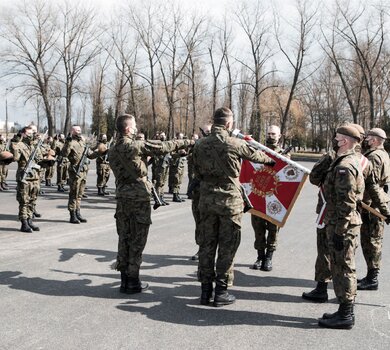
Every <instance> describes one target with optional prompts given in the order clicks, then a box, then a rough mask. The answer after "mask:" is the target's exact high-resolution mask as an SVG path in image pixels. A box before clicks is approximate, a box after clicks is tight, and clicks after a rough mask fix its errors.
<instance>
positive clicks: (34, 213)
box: [33, 209, 42, 218]
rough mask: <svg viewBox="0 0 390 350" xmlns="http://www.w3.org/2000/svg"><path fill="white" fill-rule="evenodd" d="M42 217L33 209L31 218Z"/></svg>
mask: <svg viewBox="0 0 390 350" xmlns="http://www.w3.org/2000/svg"><path fill="white" fill-rule="evenodd" d="M41 216H42V215H41V214H39V213H38V212H37V211H36V210H35V209H34V211H33V218H40V217H41Z"/></svg>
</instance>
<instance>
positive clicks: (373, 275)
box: [357, 269, 379, 290]
mask: <svg viewBox="0 0 390 350" xmlns="http://www.w3.org/2000/svg"><path fill="white" fill-rule="evenodd" d="M378 274H379V269H370V270H368V271H367V276H366V277H364V278H363V279H361V280H360V281H358V284H357V289H358V290H378V286H379V284H378Z"/></svg>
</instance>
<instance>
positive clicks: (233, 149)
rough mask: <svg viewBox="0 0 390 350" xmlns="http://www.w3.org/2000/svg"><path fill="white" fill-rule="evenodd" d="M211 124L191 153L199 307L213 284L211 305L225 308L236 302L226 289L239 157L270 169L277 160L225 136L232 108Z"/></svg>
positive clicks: (234, 237)
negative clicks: (196, 188)
mask: <svg viewBox="0 0 390 350" xmlns="http://www.w3.org/2000/svg"><path fill="white" fill-rule="evenodd" d="M213 122H214V124H213V126H212V129H211V134H210V136H208V137H205V138H202V139H200V140H199V141H198V142H197V143H196V145H195V147H194V150H193V162H194V172H195V176H196V178H197V179H198V180H199V181H200V199H199V211H200V218H201V231H200V247H199V248H200V250H199V271H200V276H199V277H200V280H201V285H202V293H201V298H200V303H201V304H202V305H208V304H209V303H210V302H211V298H212V294H213V281H214V280H215V283H216V287H215V296H214V302H213V305H214V306H223V305H229V304H232V303H234V301H235V297H234V296H233V295H231V294H229V293H228V292H227V288H228V274H229V269H231V267H232V264H233V260H234V255H235V253H236V251H237V248H238V246H239V244H240V239H241V217H242V214H243V199H242V194H241V190H240V187H239V182H238V176H239V173H240V168H241V159H242V158H243V159H248V160H250V161H252V162H256V163H265V164H270V165H274V164H275V162H274V160H273V159H271V158H269V157H268V156H266V155H265V154H264V153H263V152H261V151H257V150H254V149H252V148H251V147H249V146H248V144H247V143H246V142H245V141H243V140H239V139H236V138H232V137H230V136H229V132H230V131H231V129H232V126H233V113H232V111H231V110H230V109H228V108H219V109H217V110H216V111H215V113H214V116H213ZM217 247H218V256H217V261H216V262H215V256H216V253H217Z"/></svg>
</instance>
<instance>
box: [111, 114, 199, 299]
mask: <svg viewBox="0 0 390 350" xmlns="http://www.w3.org/2000/svg"><path fill="white" fill-rule="evenodd" d="M116 129H117V131H118V134H119V135H118V139H117V142H116V143H115V146H113V147H112V148H111V149H110V150H109V159H110V165H111V168H112V171H113V173H114V175H115V183H116V198H117V207H116V213H115V219H116V227H117V233H118V238H119V243H118V254H117V262H116V269H117V270H118V271H120V273H121V286H120V292H121V293H127V294H132V293H139V292H142V291H144V290H146V289H147V288H148V284H147V283H141V281H140V278H139V270H140V265H141V262H142V252H143V250H144V247H145V245H146V241H147V236H148V232H149V227H150V224H151V218H150V216H151V209H150V199H151V183H150V182H148V180H147V174H148V170H147V157H149V156H156V155H161V154H163V153H168V152H173V151H177V150H178V149H181V148H184V147H187V146H189V145H190V144H191V141H188V140H176V141H164V142H160V143H157V142H155V141H154V142H149V141H141V140H139V141H137V140H135V135H136V134H137V126H136V120H135V117H134V116H132V115H129V114H124V115H122V116H119V117H118V118H117V120H116Z"/></svg>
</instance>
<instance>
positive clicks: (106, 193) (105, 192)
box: [102, 186, 110, 196]
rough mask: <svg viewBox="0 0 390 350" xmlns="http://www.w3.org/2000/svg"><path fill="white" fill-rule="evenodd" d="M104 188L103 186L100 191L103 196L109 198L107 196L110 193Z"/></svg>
mask: <svg viewBox="0 0 390 350" xmlns="http://www.w3.org/2000/svg"><path fill="white" fill-rule="evenodd" d="M106 188H107V186H103V189H102V191H103V195H105V196H109V195H110V192H108V191H106Z"/></svg>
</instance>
